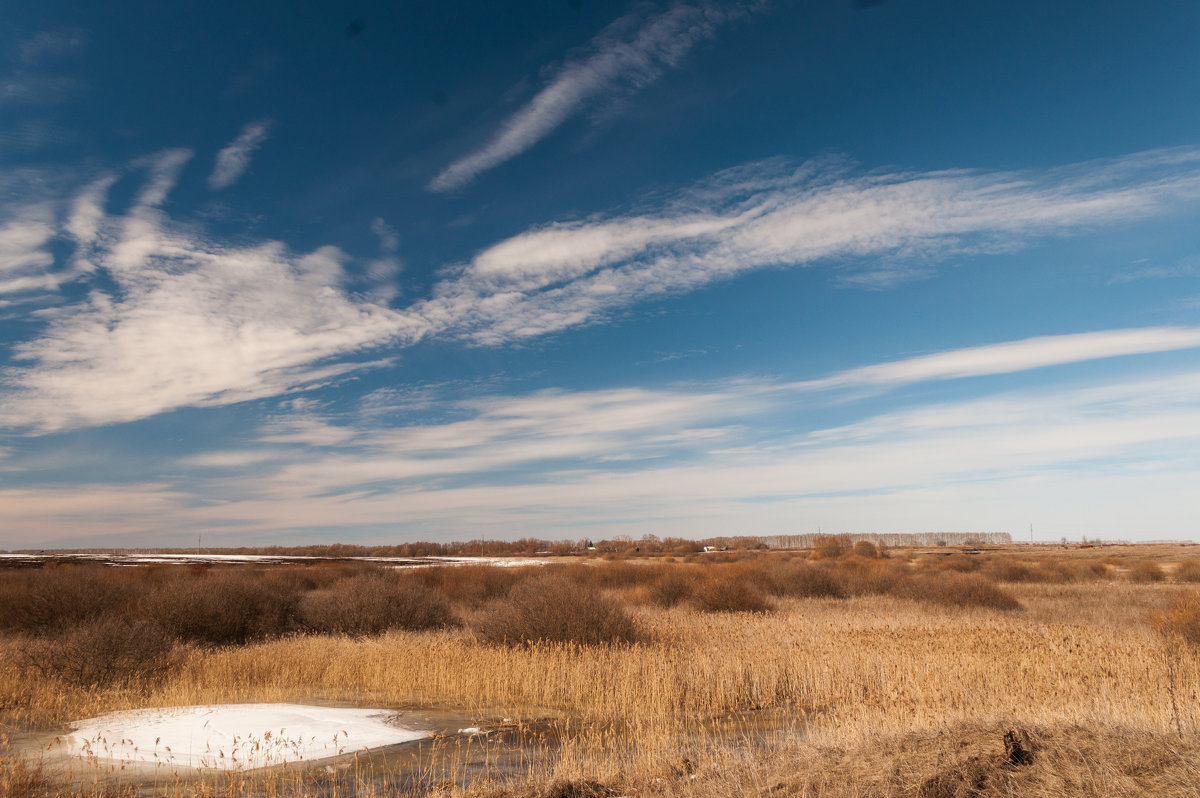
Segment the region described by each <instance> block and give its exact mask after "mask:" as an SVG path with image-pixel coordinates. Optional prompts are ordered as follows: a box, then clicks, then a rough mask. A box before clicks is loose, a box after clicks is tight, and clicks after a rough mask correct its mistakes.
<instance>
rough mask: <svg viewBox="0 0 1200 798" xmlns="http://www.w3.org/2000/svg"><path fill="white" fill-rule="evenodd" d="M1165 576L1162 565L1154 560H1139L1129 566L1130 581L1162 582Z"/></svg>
mask: <svg viewBox="0 0 1200 798" xmlns="http://www.w3.org/2000/svg"><path fill="white" fill-rule="evenodd" d="M1165 577H1166V574H1165V573H1164V572H1163V569H1162V566H1160V565H1159V564H1158V563H1156V562H1154V561H1153V560H1138V561H1137V562H1134V563H1133V564H1132V565H1130V566H1129V581H1130V582H1140V583H1147V582H1161V581H1162V580H1163V579H1164V578H1165Z"/></svg>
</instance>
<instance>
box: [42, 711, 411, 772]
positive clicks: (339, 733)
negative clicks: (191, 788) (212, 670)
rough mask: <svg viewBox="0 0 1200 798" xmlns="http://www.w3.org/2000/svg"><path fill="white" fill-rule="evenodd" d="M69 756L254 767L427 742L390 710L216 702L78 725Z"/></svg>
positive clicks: (68, 742) (69, 738) (66, 740)
mask: <svg viewBox="0 0 1200 798" xmlns="http://www.w3.org/2000/svg"><path fill="white" fill-rule="evenodd" d="M71 728H72V731H71V732H70V734H68V735H65V736H63V737H62V738H60V739H61V740H62V742H63V744H64V747H65V751H64V753H65V754H66V755H67V756H69V757H74V758H79V759H85V760H88V761H91V762H94V763H96V764H99V765H104V764H108V763H131V764H138V763H146V764H156V765H166V766H171V767H186V768H211V769H217V770H250V769H253V768H261V767H267V766H271V765H282V764H287V763H289V762H293V763H294V762H304V761H312V760H317V759H327V758H330V757H336V756H341V755H344V754H349V753H354V752H358V751H368V750H371V749H375V748H382V747H384V746H391V745H399V744H401V743H407V742H412V741H414V740H421V739H424V738H427V737H428V736H429V733H430V730H428V729H418V728H411V727H409V726H405V725H401V724H400V723H399V718H398V716H397V714H396V713H395V712H392V711H390V710H385V709H362V708H355V707H322V706H309V705H304V704H212V705H206V706H191V707H171V708H165V709H136V710H127V711H124V712H113V713H110V714H108V715H102V716H100V717H98V718H89V719H87V720H79V721H75V722H74V723H72V724H71Z"/></svg>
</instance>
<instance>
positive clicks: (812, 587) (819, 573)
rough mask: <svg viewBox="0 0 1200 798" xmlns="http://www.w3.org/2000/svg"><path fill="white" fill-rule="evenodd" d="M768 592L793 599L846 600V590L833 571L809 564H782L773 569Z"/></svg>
mask: <svg viewBox="0 0 1200 798" xmlns="http://www.w3.org/2000/svg"><path fill="white" fill-rule="evenodd" d="M767 590H768V591H769V592H770V593H771V594H772V595H775V596H791V597H793V598H845V597H846V588H845V585H843V584H842V580H841V579H839V578H838V577H837V576H836V575H835V574H834V572H833V571H832V570H831V569H828V568H822V567H820V566H816V565H812V564H811V563H807V562H788V563H781V564H780V565H779V566H778V567H776V568H775V569H773V571H772V573H771V575H770V581H769V583H768V586H767Z"/></svg>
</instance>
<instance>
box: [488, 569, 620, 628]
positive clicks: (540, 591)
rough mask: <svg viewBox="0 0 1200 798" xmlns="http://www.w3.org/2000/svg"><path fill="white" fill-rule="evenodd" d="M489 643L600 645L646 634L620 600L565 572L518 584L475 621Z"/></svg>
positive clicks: (533, 578)
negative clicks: (572, 577) (580, 582)
mask: <svg viewBox="0 0 1200 798" xmlns="http://www.w3.org/2000/svg"><path fill="white" fill-rule="evenodd" d="M472 626H473V628H474V631H475V635H476V636H477V637H478V638H479V639H480V640H483V641H485V642H488V643H504V644H509V645H514V644H516V645H520V644H527V643H537V642H542V641H546V642H555V643H578V644H581V645H600V644H605V643H629V642H636V641H637V640H640V639H641V638H642V635H641V633H640V631H639V630H638V628H637V626H636V624H635V623H634V621H633V619H632V618H631V617H630V616H629V614H628V613H627V612H626V611H625V609H624V607H623V606H621V604H620V602H619V601H617V600H615V599H613V598H610V597H608V596H605V595H604V594H603V593H601V592H600V591H598V590H596V589H595V588H594V587H591V586H589V585H581V584H579V583H578V582H576V581H574V580H572V579H570V578H569V577H566V576H564V575H563V574H541V575H539V576H535V577H532V578H530V579H527V580H525V581H523V582H519V583H518V584H517V585H515V586H514V587H513V589H512V590H511V591H509V594H508V596H507V597H506V598H504V599H499V600H497V601H494V602H492V603H491V604H490V605H489V606H487V607H486V608H485V609H484V610H482V611H481V612H479V613H478V614H477V615H476V617H475V618H474V620H473V622H472Z"/></svg>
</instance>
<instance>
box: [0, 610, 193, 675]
mask: <svg viewBox="0 0 1200 798" xmlns="http://www.w3.org/2000/svg"><path fill="white" fill-rule="evenodd" d="M173 650H174V643H173V641H172V640H171V639H170V638H169V637H168V636H167V635H166V634H164V633H163V631H162V629H160V628H158V627H157V626H156V625H155V624H153V623H150V622H148V621H143V620H129V619H125V618H119V617H109V618H102V619H101V620H98V621H95V622H93V623H90V624H87V625H85V626H78V627H75V628H72V629H70V630H68V631H66V632H63V633H62V634H60V635H59V636H57V637H52V638H41V639H36V640H31V641H29V644H28V645H27V646H26V647H25V648H24V653H23V656H24V662H23V663H22V664H24V665H25V666H26V667H29V668H33V669H35V670H37V671H38V672H40V673H41V674H42V675H43V676H48V677H53V678H57V679H62V680H63V681H65V682H67V683H69V684H72V685H75V686H78V687H85V688H87V687H107V686H110V685H118V684H129V683H134V682H139V681H145V680H148V679H155V678H158V677H161V676H163V675H165V674H166V672H167V671H169V670H170V668H171V666H172V665H173V664H174V661H175V659H174V657H173V656H172V652H173Z"/></svg>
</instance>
